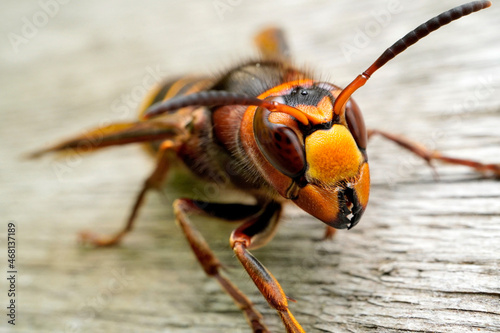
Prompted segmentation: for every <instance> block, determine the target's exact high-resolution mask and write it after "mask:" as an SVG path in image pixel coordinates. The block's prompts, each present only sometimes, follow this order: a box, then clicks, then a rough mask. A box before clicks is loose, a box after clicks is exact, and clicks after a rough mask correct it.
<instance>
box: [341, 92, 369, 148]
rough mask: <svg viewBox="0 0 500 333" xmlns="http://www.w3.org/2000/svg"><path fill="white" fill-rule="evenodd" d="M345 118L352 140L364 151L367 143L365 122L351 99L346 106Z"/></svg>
mask: <svg viewBox="0 0 500 333" xmlns="http://www.w3.org/2000/svg"><path fill="white" fill-rule="evenodd" d="M345 118H346V122H347V125H348V127H349V131H351V134H352V136H353V137H354V140H355V141H356V143H357V145H358V147H359V148H361V149H366V145H367V142H368V138H367V134H366V127H365V121H364V120H363V115H362V114H361V110H360V109H359V106H358V105H357V104H356V102H355V101H354V100H353V99H352V98H351V99H349V101H348V102H347V104H346V113H345Z"/></svg>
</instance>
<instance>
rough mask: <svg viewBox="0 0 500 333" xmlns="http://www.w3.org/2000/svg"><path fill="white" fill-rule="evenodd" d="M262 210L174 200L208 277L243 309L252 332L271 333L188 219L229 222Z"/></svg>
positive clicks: (184, 229) (192, 246) (191, 244)
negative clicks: (194, 216)
mask: <svg viewBox="0 0 500 333" xmlns="http://www.w3.org/2000/svg"><path fill="white" fill-rule="evenodd" d="M260 210H261V207H260V206H247V205H240V204H214V203H207V202H201V201H195V200H190V199H177V200H175V202H174V212H175V217H176V221H177V223H178V224H179V226H180V227H181V229H182V231H183V233H184V236H186V239H187V241H188V243H189V245H190V246H191V249H192V250H193V252H194V254H195V256H196V258H197V259H198V261H199V263H200V264H201V266H202V268H203V270H204V271H205V273H206V274H207V275H208V276H209V277H213V278H214V279H216V280H217V282H219V284H220V285H221V287H222V288H223V289H224V291H226V292H227V293H228V294H229V295H230V296H231V297H232V298H233V301H234V302H235V303H236V305H237V306H238V307H239V308H240V309H241V310H242V311H243V313H244V315H245V318H246V319H247V321H248V323H249V325H250V327H251V328H252V332H254V333H269V330H268V329H267V327H266V325H265V324H264V322H263V320H262V315H261V314H260V313H259V311H258V310H257V309H256V308H255V307H254V305H253V303H252V302H251V301H250V300H249V299H248V297H247V296H246V295H245V294H243V292H241V291H240V290H239V289H238V287H236V286H235V285H234V284H233V283H232V282H231V281H230V280H229V279H228V278H226V277H225V276H224V275H222V274H221V266H222V264H221V262H220V261H219V259H218V258H217V257H216V256H215V254H214V253H213V252H212V250H211V249H210V247H209V245H208V243H207V242H206V241H205V239H204V238H203V236H202V235H201V234H200V232H199V231H198V230H196V228H195V227H194V226H193V225H192V224H191V222H190V221H189V218H188V215H189V214H193V213H197V214H200V213H201V214H209V215H212V216H215V217H220V218H223V219H226V220H230V221H236V220H241V219H247V218H250V217H251V216H253V215H255V214H256V213H258V212H259V211H260Z"/></svg>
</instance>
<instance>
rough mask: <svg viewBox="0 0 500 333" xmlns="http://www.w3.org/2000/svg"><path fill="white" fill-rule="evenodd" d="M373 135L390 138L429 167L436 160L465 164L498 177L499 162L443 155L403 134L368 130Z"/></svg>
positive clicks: (499, 172)
mask: <svg viewBox="0 0 500 333" xmlns="http://www.w3.org/2000/svg"><path fill="white" fill-rule="evenodd" d="M373 135H380V136H382V137H383V138H385V139H387V140H390V141H392V142H394V143H396V144H398V145H399V146H401V147H403V148H405V149H407V150H409V151H411V152H412V153H414V154H415V155H417V156H419V157H421V158H422V159H424V160H425V161H426V162H427V164H429V165H430V166H431V167H432V164H431V163H432V162H433V161H436V160H437V161H441V162H443V163H447V164H455V165H463V166H467V167H469V168H472V169H474V170H475V171H476V172H479V173H482V174H491V175H493V176H495V177H497V178H500V164H486V163H481V162H477V161H473V160H469V159H462V158H455V157H450V156H445V155H443V154H441V153H440V152H439V151H435V150H434V151H433V150H430V149H428V148H426V147H424V146H423V145H421V144H420V143H418V142H415V141H412V140H410V139H408V138H407V137H405V136H403V135H397V134H392V133H388V132H385V131H381V130H376V129H371V130H368V138H371V137H372V136H373Z"/></svg>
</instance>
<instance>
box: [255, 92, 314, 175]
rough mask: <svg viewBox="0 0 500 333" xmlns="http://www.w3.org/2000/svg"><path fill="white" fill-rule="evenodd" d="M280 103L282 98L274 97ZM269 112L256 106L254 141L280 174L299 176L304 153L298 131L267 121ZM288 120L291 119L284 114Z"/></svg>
mask: <svg viewBox="0 0 500 333" xmlns="http://www.w3.org/2000/svg"><path fill="white" fill-rule="evenodd" d="M273 100H274V101H277V102H280V103H282V98H279V97H278V98H274V99H273ZM270 114H271V112H270V111H269V110H267V109H265V108H263V107H259V108H257V110H256V111H255V116H254V119H253V131H254V135H255V141H256V142H257V145H258V146H259V149H260V151H261V152H262V154H263V155H264V157H265V158H266V159H267V160H268V161H269V163H271V165H272V166H273V167H275V168H276V169H277V170H278V171H279V172H281V173H282V174H284V175H286V176H288V177H290V178H292V179H293V178H296V177H299V176H301V175H302V174H303V173H304V171H305V169H306V155H305V151H304V143H303V140H302V138H299V135H300V132H299V131H298V129H297V131H294V130H293V129H292V128H290V127H289V126H287V125H285V124H283V123H273V122H271V121H269V115H270ZM285 119H287V120H289V121H288V122H290V121H292V122H293V123H294V124H296V122H295V120H292V119H293V118H291V117H290V116H288V115H286V118H285Z"/></svg>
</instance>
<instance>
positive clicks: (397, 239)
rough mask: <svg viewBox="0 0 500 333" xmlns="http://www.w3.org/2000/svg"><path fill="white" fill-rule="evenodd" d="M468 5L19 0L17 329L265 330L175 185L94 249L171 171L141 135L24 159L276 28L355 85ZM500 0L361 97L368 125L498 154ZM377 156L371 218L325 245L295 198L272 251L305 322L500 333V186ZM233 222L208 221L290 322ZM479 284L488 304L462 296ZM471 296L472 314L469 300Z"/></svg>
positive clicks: (224, 255) (489, 158) (235, 274)
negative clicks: (83, 239)
mask: <svg viewBox="0 0 500 333" xmlns="http://www.w3.org/2000/svg"><path fill="white" fill-rule="evenodd" d="M459 4H461V2H459V1H452V0H445V1H439V2H437V1H432V0H422V1H409V0H408V1H407V0H400V1H395V0H387V1H377V2H374V1H368V0H361V1H348V0H338V1H298V0H297V1H273V2H269V1H260V0H259V1H248V0H211V1H201V0H195V1H154V0H147V1H142V2H140V4H139V3H138V2H136V1H130V0H121V1H118V0H109V1H106V2H103V1H95V0H88V1H85V2H81V1H71V0H64V1H63V0H39V1H33V0H25V1H15V0H2V2H1V4H0V32H1V34H2V38H1V40H0V73H1V75H0V139H1V142H2V144H1V145H0V160H1V161H0V221H1V222H2V223H1V225H2V227H1V228H2V230H0V234H1V235H2V242H4V240H5V237H4V234H5V233H6V228H7V227H6V225H7V223H8V222H9V221H14V222H15V223H16V224H17V227H18V228H17V229H18V243H17V245H18V264H19V281H18V282H19V284H18V288H19V294H18V295H19V296H18V306H19V307H18V317H17V320H18V325H16V327H15V328H13V327H11V326H10V325H7V324H6V320H5V318H4V319H2V321H1V322H0V331H6V332H9V331H13V332H14V331H19V332H157V331H163V332H183V333H184V332H228V333H229V332H231V333H234V332H237V333H238V332H248V328H247V324H246V323H245V321H244V319H243V316H242V315H240V314H239V311H238V310H237V309H236V307H235V306H234V305H233V304H232V301H231V300H230V299H229V297H227V296H226V295H224V294H223V293H222V292H221V291H220V290H219V287H218V286H217V284H216V283H215V282H213V281H210V280H209V279H207V278H205V277H204V273H203V272H202V270H201V269H199V267H198V264H197V263H196V262H195V261H194V258H193V256H192V254H191V253H190V250H189V248H188V246H187V245H186V242H185V241H184V239H183V238H182V236H181V234H180V232H179V230H177V228H176V226H175V223H174V221H173V218H172V214H171V208H170V206H169V205H168V204H165V203H164V202H163V201H162V200H160V198H159V197H158V196H157V195H155V194H151V195H149V197H148V200H147V204H146V205H145V207H144V209H143V210H142V211H141V213H140V217H139V220H138V221H137V228H136V229H137V230H135V232H133V233H132V234H131V235H130V236H129V237H128V238H126V240H125V242H124V243H123V244H122V245H121V246H120V247H117V248H112V249H104V250H94V249H88V248H82V247H80V246H78V244H77V243H76V234H77V232H78V231H80V230H82V229H91V230H96V231H99V232H101V233H111V232H113V231H115V230H117V229H118V228H120V227H121V226H122V223H123V221H124V219H125V217H126V216H127V214H128V210H129V208H130V205H131V204H132V202H133V199H134V196H135V194H136V192H137V191H138V190H139V188H140V186H141V184H142V180H143V179H144V178H145V177H146V176H147V175H148V174H149V172H150V170H151V168H152V166H153V163H152V161H151V160H150V159H149V158H148V156H147V155H146V154H144V153H143V151H142V150H141V148H140V147H137V146H127V147H123V148H119V149H109V150H103V151H101V152H99V153H96V154H92V155H89V156H77V157H73V158H68V157H62V158H59V159H55V158H52V157H46V158H43V159H40V160H35V161H26V160H23V158H22V157H23V155H25V154H26V153H29V152H30V151H33V150H35V149H38V148H43V147H45V146H47V145H49V144H52V143H54V142H57V141H58V140H60V139H61V138H65V137H67V136H70V135H72V134H75V133H81V132H82V130H84V129H87V128H91V127H93V126H95V125H99V124H106V123H109V122H112V121H122V120H130V119H134V117H135V116H136V109H137V107H138V105H139V103H140V101H141V99H142V96H143V94H144V93H145V92H146V91H147V89H148V88H149V87H150V86H151V85H152V84H153V83H154V82H157V81H159V80H161V79H162V78H164V77H174V76H178V75H184V74H187V73H194V74H200V73H205V74H209V75H212V74H213V75H217V74H218V73H221V72H223V71H224V70H226V69H228V68H230V67H231V66H232V65H234V64H236V63H239V62H241V61H243V60H245V59H251V58H255V57H256V56H257V53H256V50H255V48H254V45H253V41H252V38H253V35H254V34H255V33H256V32H258V31H259V30H260V29H261V28H263V27H267V26H270V25H275V26H280V27H282V28H283V29H284V30H285V32H286V33H287V36H288V40H289V43H290V46H291V51H292V54H293V58H294V59H295V63H296V64H297V65H299V66H304V67H306V68H308V69H310V70H311V71H312V72H313V73H316V75H317V77H318V78H319V79H321V80H327V81H330V82H332V83H335V84H338V85H340V86H345V85H347V84H348V83H349V82H350V81H351V80H352V79H353V78H354V77H355V76H356V75H357V74H359V73H360V72H362V71H363V70H365V69H366V68H367V67H368V66H369V65H370V64H371V63H372V62H373V61H374V60H375V59H376V58H377V57H378V56H379V55H380V54H381V53H382V52H383V51H384V50H385V48H387V47H388V46H390V45H391V44H392V43H393V42H395V41H396V40H397V39H398V38H400V37H402V36H403V35H404V34H406V33H407V32H408V31H410V30H411V29H413V28H415V27H416V26H417V25H418V24H420V23H423V22H425V21H426V20H427V19H429V18H431V17H433V16H435V15H436V14H439V13H440V12H442V11H444V10H447V9H450V8H452V7H454V6H456V5H459ZM497 7H498V6H495V5H493V6H492V8H489V9H487V10H484V11H482V12H480V13H477V14H473V15H472V16H470V17H466V18H463V19H461V20H459V21H457V22H454V23H452V24H451V25H450V26H447V27H445V28H443V29H442V30H440V31H438V32H436V33H434V34H432V35H431V36H429V37H427V38H426V39H424V40H422V41H420V42H419V43H418V44H417V45H415V46H413V47H411V48H410V49H409V50H407V51H406V52H405V53H403V54H401V55H400V56H398V57H397V58H396V59H395V60H393V61H391V62H390V63H389V64H387V65H386V66H385V67H384V68H383V69H381V70H380V71H379V72H377V74H375V75H374V76H373V78H372V79H371V80H370V82H368V84H367V85H366V86H365V87H363V88H362V89H361V90H359V91H358V92H356V94H355V95H354V97H355V99H356V101H357V102H358V104H359V105H360V107H361V109H362V110H363V112H364V115H365V120H366V122H367V125H368V126H369V127H376V128H381V129H385V130H388V131H393V132H397V133H404V134H405V135H407V136H410V137H412V138H414V139H416V140H420V141H423V142H424V143H425V144H427V145H429V146H430V147H431V148H437V149H440V150H443V151H445V152H446V153H449V154H451V155H456V156H459V157H464V158H474V159H478V160H481V161H486V162H491V163H493V162H496V163H499V162H500V148H499V147H500V136H499V130H498V129H499V128H500V117H499V116H500V98H499V96H500V95H499V89H500V79H499V78H500V36H499V34H498V31H499V28H500V21H499V20H498V17H499V16H500V9H499V8H497ZM369 156H370V161H371V169H372V183H373V190H372V195H371V198H372V199H371V204H370V208H369V209H368V211H367V213H366V216H365V217H364V220H363V221H362V222H361V223H360V225H359V226H357V227H356V228H355V230H352V231H351V232H349V233H344V232H342V233H339V234H338V237H337V238H336V239H335V241H334V242H329V243H328V242H327V243H321V242H316V241H315V239H318V238H319V237H321V235H322V233H323V226H322V225H321V223H320V222H318V221H316V220H315V219H313V218H311V217H309V216H307V215H306V214H304V213H302V212H300V211H299V210H297V209H294V208H293V207H290V208H289V209H288V210H287V215H286V216H287V218H286V222H285V223H284V226H283V227H282V230H281V231H280V233H279V234H278V235H277V238H276V240H275V241H273V242H271V244H270V245H269V246H267V247H266V248H264V249H261V250H258V251H256V252H255V255H256V256H257V257H258V258H259V259H261V260H262V261H263V263H264V264H265V265H266V266H267V267H268V268H269V269H270V270H271V271H272V272H273V273H274V274H275V275H276V276H277V277H278V279H279V280H280V281H282V282H283V286H284V288H285V290H286V291H287V293H288V294H290V296H292V297H293V298H296V299H297V300H298V301H299V302H298V303H297V304H293V305H292V309H293V310H292V311H293V312H294V313H295V314H296V315H297V318H298V320H299V321H300V322H301V323H303V325H304V327H305V328H306V330H307V331H308V332H316V331H321V332H344V331H346V332H347V331H355V332H364V331H366V332H371V331H373V332H375V331H381V330H382V328H383V327H386V328H390V329H393V330H395V331H398V330H401V331H407V330H415V331H443V332H444V331H447V328H446V327H455V326H453V325H462V324H463V325H470V326H467V327H469V328H470V327H476V328H481V329H482V330H483V331H488V330H492V331H494V330H500V327H499V326H498V322H499V321H498V320H496V324H495V320H494V318H496V319H498V315H499V314H498V309H496V310H494V309H492V308H493V304H496V303H494V302H495V301H494V299H493V298H491V297H494V295H495V293H496V295H498V287H499V284H498V281H499V279H498V277H499V273H498V261H499V258H498V253H500V252H499V250H500V248H499V245H498V242H497V240H498V237H500V228H499V227H498V226H499V225H500V218H499V215H500V206H499V202H500V201H499V200H498V199H499V198H500V186H499V185H498V184H499V183H498V182H495V181H493V180H491V179H486V180H485V179H480V178H479V177H478V176H477V175H475V174H474V173H472V172H470V171H469V170H467V169H464V168H453V167H447V166H445V167H441V168H438V171H439V174H440V179H441V181H440V182H435V181H434V179H433V176H432V172H431V170H430V169H429V168H427V167H425V166H424V164H423V163H422V162H421V161H418V160H417V159H415V158H414V157H412V156H411V155H409V154H407V153H406V152H402V151H401V150H400V149H398V148H396V147H395V146H394V145H392V144H390V143H387V142H384V141H382V140H379V139H376V140H374V142H373V145H372V146H370V150H369ZM171 198H175V192H172V194H171ZM205 220H206V221H208V220H207V219H205ZM201 221H204V220H203V219H201ZM167 222H168V223H167ZM312 226H314V227H312ZM233 227H234V226H232V225H226V224H222V223H207V224H204V223H201V224H200V229H201V231H202V232H203V233H204V234H205V235H206V237H207V239H209V241H210V243H211V244H212V246H213V247H214V249H215V250H216V252H217V254H218V255H219V256H220V257H221V259H222V261H223V262H225V263H228V265H229V266H234V267H235V269H234V270H231V273H230V275H231V277H232V278H233V279H234V281H235V282H236V283H237V284H238V285H239V286H240V287H241V288H242V289H243V290H244V291H246V292H247V293H248V294H249V295H250V298H251V299H252V300H254V301H255V302H256V304H257V306H258V308H259V309H260V310H261V311H262V312H263V313H264V314H265V316H266V322H267V323H268V324H269V326H270V328H271V329H272V331H273V332H274V331H281V329H282V328H281V326H280V325H281V324H280V322H279V319H278V317H277V315H276V314H275V312H274V311H273V310H271V309H270V308H269V307H268V306H267V305H266V303H265V301H264V300H263V299H262V297H261V296H260V295H259V294H258V292H257V291H256V289H255V288H254V286H253V284H252V282H251V281H250V280H249V279H248V278H247V277H246V275H245V273H244V272H243V271H242V270H241V269H240V267H239V264H238V263H237V262H236V260H235V259H234V258H233V255H232V252H231V251H230V249H229V247H228V245H227V240H228V237H229V234H230V232H231V229H232V228H233ZM433 228H434V229H433ZM475 236H477V237H475ZM0 258H2V255H1V254H0ZM2 260H3V259H2ZM405 260H407V261H408V262H410V263H409V264H408V265H407V266H404V267H399V270H397V269H395V270H396V271H398V272H400V275H397V274H396V276H395V277H394V276H393V277H394V279H392V278H391V277H390V275H391V273H390V272H392V271H393V270H394V267H398V266H397V265H398V264H396V263H398V262H405ZM440 262H442V263H444V264H442V265H441V264H439V263H440ZM426 263H427V264H428V263H432V265H434V266H432V267H433V268H432V269H429V266H425V265H426ZM464 263H467V265H469V266H467V267H465V268H464V267H462V266H461V265H464ZM395 265H396V266H395ZM447 265H448V266H447ZM449 265H454V266H453V269H448V268H449V267H450V266H449ZM2 267H4V266H3V265H2ZM458 268H460V269H458ZM433 270H434V274H435V275H433V273H428V275H426V272H432V271H433ZM422 271H423V272H424V273H423V274H424V277H422V275H419V274H421V272H422ZM388 272H389V273H388ZM401 272H402V273H401ZM485 272H489V273H485ZM383 276H389V277H388V278H387V279H384V278H383ZM408 279H409V280H408ZM2 281H3V282H2V284H0V288H1V289H0V293H1V294H2V295H3V296H2V298H1V299H4V298H5V302H4V303H1V304H7V303H6V302H7V299H6V297H5V295H4V294H6V292H4V291H6V290H7V285H6V284H5V280H4V279H2ZM402 281H403V282H402ZM408 281H411V282H412V283H414V284H410V285H408V284H407V283H408ZM495 281H496V282H495ZM405 284H406V287H405V286H404V285H405ZM471 284H474V286H471ZM405 288H408V289H405ZM414 289H418V290H419V293H420V294H419V296H418V297H417V296H415V295H414V294H412V293H413V292H412V291H411V290H414ZM441 293H442V294H441ZM466 293H471V294H473V295H474V297H476V298H474V299H473V300H471V299H465V300H463V299H462V298H461V297H462V296H459V295H463V294H466ZM398 295H399V296H398ZM400 295H413V296H415V298H411V299H404V297H402V296H401V297H400ZM445 295H452V296H453V297H452V298H453V299H454V301H453V302H452V301H450V300H449V299H448V298H447V296H445ZM488 295H490V296H488ZM450 297H451V296H450ZM422 300H423V301H422ZM462 301H463V302H465V303H464V304H467V307H468V311H469V312H466V311H465V310H464V309H462V308H461V307H460V306H459V305H457V304H459V303H460V302H462ZM448 302H452V303H453V304H455V305H453V306H455V308H454V307H453V306H452V305H450V304H451V303H448ZM401 304H403V305H401ZM490 306H491V308H490ZM450 307H451V309H453V311H451V310H450V311H451V312H437V313H439V314H442V316H437V317H435V316H433V314H432V313H434V312H430V311H431V310H432V311H438V310H439V309H443V308H450ZM434 308H435V309H434ZM436 309H437V310H436ZM495 311H496V312H495ZM412 314H414V315H412ZM457 318H458V319H457ZM450 325H451V326H450ZM495 325H496V326H495ZM381 327H382V328H381ZM457 327H458V326H457ZM460 327H461V328H463V327H462V326H460ZM458 331H462V330H458Z"/></svg>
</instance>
